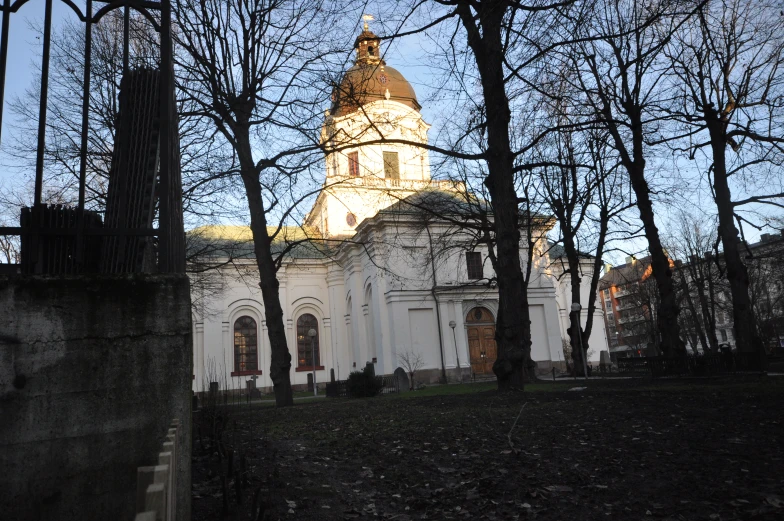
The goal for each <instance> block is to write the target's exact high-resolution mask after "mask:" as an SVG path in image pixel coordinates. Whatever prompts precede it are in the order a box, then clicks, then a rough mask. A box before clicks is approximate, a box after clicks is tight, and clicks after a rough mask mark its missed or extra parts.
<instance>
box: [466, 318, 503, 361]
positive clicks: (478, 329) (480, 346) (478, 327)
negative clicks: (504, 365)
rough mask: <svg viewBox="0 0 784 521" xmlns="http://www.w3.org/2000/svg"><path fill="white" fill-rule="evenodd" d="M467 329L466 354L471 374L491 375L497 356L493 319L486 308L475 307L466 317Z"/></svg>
mask: <svg viewBox="0 0 784 521" xmlns="http://www.w3.org/2000/svg"><path fill="white" fill-rule="evenodd" d="M466 326H467V328H468V331H467V334H468V353H469V357H470V358H471V372H473V373H474V374H492V373H493V362H495V359H496V357H497V356H498V351H497V350H496V346H495V319H494V318H493V314H492V313H490V311H489V310H488V309H487V308H482V307H477V308H474V309H472V310H471V311H469V312H468V315H467V316H466Z"/></svg>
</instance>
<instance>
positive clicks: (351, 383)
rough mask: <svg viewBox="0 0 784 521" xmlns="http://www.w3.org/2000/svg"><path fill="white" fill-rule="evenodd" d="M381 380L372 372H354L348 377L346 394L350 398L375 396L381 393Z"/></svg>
mask: <svg viewBox="0 0 784 521" xmlns="http://www.w3.org/2000/svg"><path fill="white" fill-rule="evenodd" d="M381 385H382V384H381V378H377V377H376V376H375V375H374V374H373V371H372V370H371V371H368V370H365V371H354V372H353V373H351V374H349V375H348V394H349V395H350V396H351V397H352V398H365V397H368V396H376V395H377V394H378V393H380V392H381Z"/></svg>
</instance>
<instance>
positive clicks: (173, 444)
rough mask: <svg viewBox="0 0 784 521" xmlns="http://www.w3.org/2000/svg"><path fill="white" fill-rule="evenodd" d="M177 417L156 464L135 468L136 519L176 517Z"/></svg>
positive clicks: (148, 520)
mask: <svg viewBox="0 0 784 521" xmlns="http://www.w3.org/2000/svg"><path fill="white" fill-rule="evenodd" d="M179 429H180V421H179V420H172V423H171V427H170V428H169V431H168V433H167V434H166V441H164V442H163V444H162V446H161V452H160V453H159V454H158V464H157V465H154V466H150V467H139V468H138V469H137V471H136V512H137V514H136V518H135V520H136V521H173V520H174V519H176V518H177V452H178V449H179V448H178V447H177V434H178V433H179Z"/></svg>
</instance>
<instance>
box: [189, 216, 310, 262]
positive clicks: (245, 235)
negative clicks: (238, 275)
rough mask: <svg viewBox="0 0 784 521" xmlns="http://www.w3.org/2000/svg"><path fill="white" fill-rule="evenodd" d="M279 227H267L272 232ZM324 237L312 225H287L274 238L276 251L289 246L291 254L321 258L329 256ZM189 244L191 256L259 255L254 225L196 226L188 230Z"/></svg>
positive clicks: (289, 255) (241, 256)
mask: <svg viewBox="0 0 784 521" xmlns="http://www.w3.org/2000/svg"><path fill="white" fill-rule="evenodd" d="M276 230H277V227H275V226H267V233H268V234H270V235H272V234H273V233H275V231H276ZM320 238H321V235H320V234H319V232H318V230H317V229H316V228H315V227H311V226H284V227H282V228H281V229H280V231H279V232H278V234H277V235H276V236H275V239H274V240H273V241H272V253H273V255H274V254H278V253H281V252H283V251H284V250H285V249H286V248H290V249H289V251H288V252H287V253H286V255H287V256H288V257H292V258H298V259H320V258H323V257H324V256H325V255H324V253H323V251H322V250H321V249H320V248H319V245H318V244H317V240H318V239H320ZM186 247H187V250H188V252H187V253H188V257H193V256H197V255H201V256H205V257H213V258H216V257H217V258H225V257H228V258H233V259H249V258H253V257H254V255H255V252H254V248H253V247H254V244H253V234H252V233H251V230H250V226H233V225H225V224H213V225H207V226H200V227H198V228H194V229H192V230H190V231H189V232H188V233H187V239H186Z"/></svg>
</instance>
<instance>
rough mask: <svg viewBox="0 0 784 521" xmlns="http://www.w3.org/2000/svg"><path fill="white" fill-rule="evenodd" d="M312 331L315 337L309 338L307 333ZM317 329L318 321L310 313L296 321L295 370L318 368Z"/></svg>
mask: <svg viewBox="0 0 784 521" xmlns="http://www.w3.org/2000/svg"><path fill="white" fill-rule="evenodd" d="M311 329H314V330H315V331H316V336H315V337H313V340H312V344H311V338H310V337H309V336H308V331H310V330H311ZM318 332H319V328H318V319H317V318H316V317H314V316H313V315H311V314H310V313H305V314H304V315H300V317H299V318H298V319H297V368H300V369H302V368H307V369H312V368H313V366H316V367H319V366H320V365H321V364H320V363H319V360H320V356H319V334H318Z"/></svg>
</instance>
